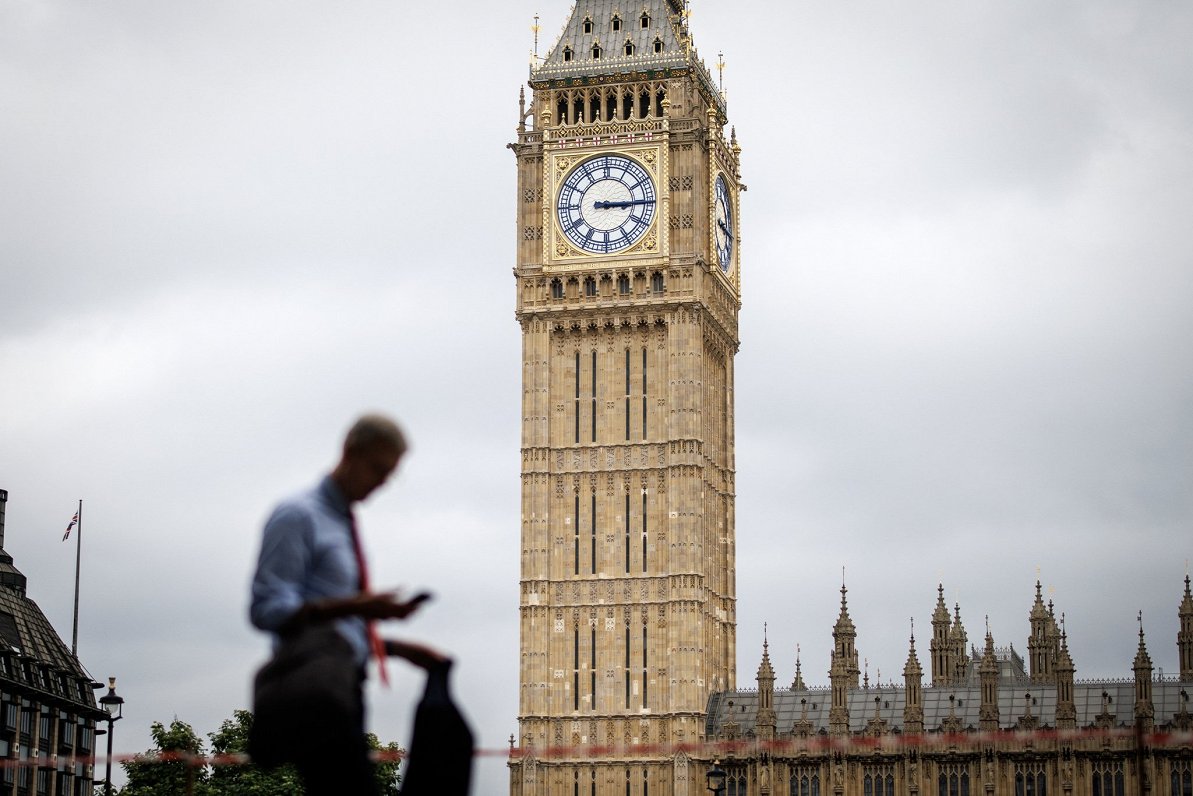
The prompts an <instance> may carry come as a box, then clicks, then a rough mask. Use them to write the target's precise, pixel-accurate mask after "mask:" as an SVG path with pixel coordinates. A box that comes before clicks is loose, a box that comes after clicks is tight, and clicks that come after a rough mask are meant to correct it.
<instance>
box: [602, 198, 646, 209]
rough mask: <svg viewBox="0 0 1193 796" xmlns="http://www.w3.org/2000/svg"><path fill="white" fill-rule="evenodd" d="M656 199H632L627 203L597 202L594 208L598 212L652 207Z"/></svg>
mask: <svg viewBox="0 0 1193 796" xmlns="http://www.w3.org/2000/svg"><path fill="white" fill-rule="evenodd" d="M652 204H654V199H630V200H627V201H625V202H596V203H594V204H593V207H594V208H595V209H597V210H608V209H609V208H612V207H630V206H631V205H652Z"/></svg>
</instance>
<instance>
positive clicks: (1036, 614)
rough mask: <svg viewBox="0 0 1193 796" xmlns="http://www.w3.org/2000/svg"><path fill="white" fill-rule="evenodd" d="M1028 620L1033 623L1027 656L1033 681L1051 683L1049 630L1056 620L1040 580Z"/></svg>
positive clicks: (1037, 582)
mask: <svg viewBox="0 0 1193 796" xmlns="http://www.w3.org/2000/svg"><path fill="white" fill-rule="evenodd" d="M1027 618H1028V621H1029V622H1030V623H1031V636H1030V637H1029V638H1028V639H1027V657H1028V664H1029V671H1030V674H1031V681H1032V682H1033V683H1049V682H1052V663H1053V661H1052V655H1050V654H1049V653H1050V651H1051V647H1052V643H1053V641H1052V634H1051V633H1050V632H1049V631H1050V629H1051V626H1055V624H1056V620H1055V619H1054V618H1053V617H1052V615H1051V614H1050V613H1049V612H1048V608H1047V606H1045V605H1044V596H1043V594H1042V593H1041V589H1040V581H1039V579H1037V580H1036V601H1035V602H1034V603H1032V606H1031V611H1030V613H1028V615H1027Z"/></svg>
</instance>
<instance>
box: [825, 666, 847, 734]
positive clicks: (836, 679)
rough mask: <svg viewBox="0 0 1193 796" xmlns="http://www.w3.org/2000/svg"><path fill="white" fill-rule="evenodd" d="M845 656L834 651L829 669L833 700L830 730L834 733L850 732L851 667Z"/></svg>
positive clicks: (830, 710)
mask: <svg viewBox="0 0 1193 796" xmlns="http://www.w3.org/2000/svg"><path fill="white" fill-rule="evenodd" d="M843 660H844V659H843V658H842V657H841V656H840V655H838V654H837V653H836V651H834V652H833V656H832V663H831V664H830V666H829V669H828V681H829V686H830V689H831V691H832V702H831V704H830V706H829V711H828V731H829V732H830V733H831V734H833V735H845V734H847V733H848V732H849V701H848V697H849V667H848V665H847V664H845V663H843Z"/></svg>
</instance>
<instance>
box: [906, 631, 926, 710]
mask: <svg viewBox="0 0 1193 796" xmlns="http://www.w3.org/2000/svg"><path fill="white" fill-rule="evenodd" d="M923 680H924V670H923V669H921V668H920V659H919V658H918V657H916V654H915V628H914V626H913V627H912V631H911V644H910V646H909V648H908V650H907V663H905V664H904V665H903V688H904V691H905V696H906V701H905V702H904V704H903V731H904V732H909V733H920V732H923V731H924V702H923Z"/></svg>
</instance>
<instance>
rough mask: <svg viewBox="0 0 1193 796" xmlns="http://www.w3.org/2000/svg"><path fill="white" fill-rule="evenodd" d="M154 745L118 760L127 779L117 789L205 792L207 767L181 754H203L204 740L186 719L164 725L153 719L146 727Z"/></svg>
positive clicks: (128, 795)
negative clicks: (132, 757) (131, 757)
mask: <svg viewBox="0 0 1193 796" xmlns="http://www.w3.org/2000/svg"><path fill="white" fill-rule="evenodd" d="M149 732H150V735H152V736H153V744H154V748H153V749H150V750H149V751H148V752H146V753H145V754H144V756H143V757H142V758H139V759H137V760H132V761H129V762H127V763H121V765H122V766H123V767H124V773H125V775H126V776H127V777H128V782H127V783H126V784H125V786H124V787H123V788H121V789H120V794H121V796H179V795H180V794H185V793H195V794H196V795H197V796H198V795H200V794H203V795H204V796H205V795H206V794H207V791H206V790H205V788H206V784H207V769H206V768H203V767H201V766H195V765H192V764H190V763H189V762H187V760H185V759H168V758H174V757H178V756H182V757H183V758H185V757H189V756H193V755H202V754H204V749H203V741H202V740H201V739H200V738H199V736H198V735H196V734H195V730H194V728H192V727H191V725H189V724H187V723H186V722H185V721H179V720H178V719H174V720H173V721H172V722H170V726H169V727H166V726H165V725H163V724H162V723H161V722H158V721H155V722H153V724H152V725H150V728H149Z"/></svg>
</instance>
